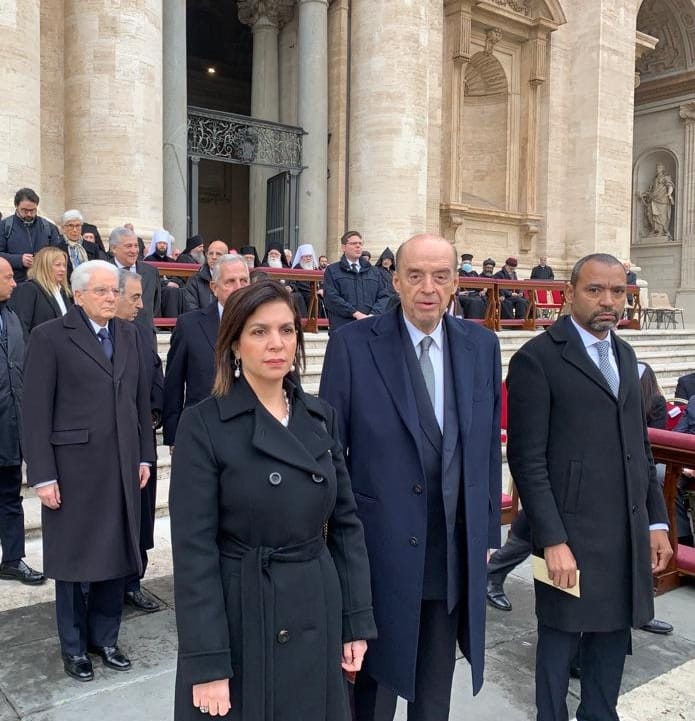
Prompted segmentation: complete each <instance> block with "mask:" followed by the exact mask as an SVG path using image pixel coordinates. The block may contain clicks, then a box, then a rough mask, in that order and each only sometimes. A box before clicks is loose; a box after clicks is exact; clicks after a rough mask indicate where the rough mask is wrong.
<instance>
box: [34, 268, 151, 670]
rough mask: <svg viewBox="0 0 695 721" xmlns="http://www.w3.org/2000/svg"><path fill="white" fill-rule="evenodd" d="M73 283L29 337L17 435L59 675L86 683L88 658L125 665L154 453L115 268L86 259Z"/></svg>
mask: <svg viewBox="0 0 695 721" xmlns="http://www.w3.org/2000/svg"><path fill="white" fill-rule="evenodd" d="M72 288H73V293H74V296H75V306H73V307H72V308H71V309H70V310H69V311H68V313H67V314H66V315H65V316H64V317H63V318H58V319H56V320H54V321H48V322H47V323H44V324H43V325H41V326H39V327H38V328H36V329H35V330H34V332H33V333H32V335H31V339H30V341H29V346H28V349H27V359H26V364H25V395H24V438H25V455H26V460H27V475H28V480H29V483H30V485H32V486H34V488H35V489H36V493H37V495H38V496H39V497H40V499H41V503H42V504H43V506H42V524H43V555H44V566H45V573H46V575H47V576H48V577H49V578H54V579H55V580H56V620H57V624H58V635H59V638H60V644H61V650H62V653H63V663H64V668H65V671H66V673H67V674H68V675H69V676H72V677H73V678H75V679H78V680H80V681H89V680H91V679H92V678H93V669H92V664H91V661H90V659H89V658H88V656H87V651H90V652H92V653H95V654H97V655H98V656H101V658H102V660H103V662H104V664H105V665H106V666H109V667H111V668H114V669H118V670H125V669H127V668H129V667H130V661H129V660H128V659H127V658H126V656H125V655H124V654H123V653H121V652H120V651H119V649H118V646H117V639H118V631H119V626H120V619H121V611H122V607H123V592H124V582H125V578H126V577H127V576H129V575H130V574H132V573H139V572H140V570H141V564H142V562H141V560H140V551H139V535H140V488H141V487H143V486H144V485H145V484H146V483H147V480H148V478H149V472H150V471H149V466H150V465H151V464H152V463H153V462H154V458H155V456H154V454H155V450H154V444H153V439H152V432H151V418H150V405H149V396H150V389H149V388H148V387H147V373H146V369H145V367H144V361H143V357H144V356H143V353H142V349H141V342H140V338H139V335H138V332H137V330H136V329H135V327H134V326H132V325H131V324H129V323H128V322H126V321H122V320H120V319H118V318H114V314H115V307H116V298H117V295H118V271H117V270H116V268H115V267H114V266H113V265H111V264H109V263H107V262H105V261H100V260H94V261H89V262H87V263H83V264H82V265H80V266H79V267H78V268H76V269H75V271H74V273H73V275H72ZM83 584H89V591H88V594H87V595H86V596H85V594H84V593H83V589H82V586H83Z"/></svg>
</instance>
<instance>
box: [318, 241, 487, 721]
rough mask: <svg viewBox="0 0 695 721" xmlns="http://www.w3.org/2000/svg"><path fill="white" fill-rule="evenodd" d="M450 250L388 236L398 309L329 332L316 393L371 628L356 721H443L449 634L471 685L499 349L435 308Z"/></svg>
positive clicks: (448, 273) (443, 305)
mask: <svg viewBox="0 0 695 721" xmlns="http://www.w3.org/2000/svg"><path fill="white" fill-rule="evenodd" d="M456 262H457V255H456V249H455V248H454V247H453V246H452V245H451V244H450V243H449V241H447V240H445V239H444V238H439V237H436V236H432V235H418V236H415V237H413V238H411V239H410V240H408V241H407V242H406V243H404V244H403V245H401V247H400V248H399V250H398V254H397V256H396V269H397V270H396V273H395V276H394V281H393V282H394V287H395V289H396V290H397V291H398V293H399V294H400V297H401V307H399V308H396V309H395V310H393V311H390V312H388V313H386V314H384V315H382V316H376V317H373V318H367V319H365V320H363V321H362V322H360V323H352V324H350V325H347V326H345V327H344V328H341V329H339V330H338V331H337V332H335V333H334V334H333V335H332V336H331V340H330V341H329V343H328V347H327V350H326V358H325V362H324V369H323V376H322V378H321V391H320V395H321V396H322V397H323V398H325V399H326V400H327V401H329V402H330V403H331V404H332V405H333V406H334V407H335V408H336V410H337V413H338V421H339V424H340V429H341V436H342V441H343V445H344V447H345V451H346V460H347V463H348V466H349V470H350V474H351V476H352V484H353V490H354V493H355V498H356V500H357V506H358V513H359V516H360V518H361V520H362V523H363V524H364V530H365V536H366V540H367V549H368V551H369V558H370V564H371V572H372V591H373V595H374V611H375V615H376V621H377V628H378V630H379V638H378V639H377V640H376V641H370V644H369V653H368V654H367V657H366V666H365V670H364V671H363V672H361V673H360V674H359V675H358V677H357V680H356V684H355V707H356V718H357V719H358V721H391V719H393V716H394V713H395V709H396V700H397V697H398V696H402V697H404V698H406V699H407V700H408V702H409V708H408V719H409V721H447V719H448V718H449V705H450V696H451V683H452V676H453V671H454V662H455V655H456V642H457V640H458V643H459V645H460V647H461V650H462V651H463V653H464V654H465V656H466V658H467V659H468V660H469V662H470V664H471V670H472V677H473V691H474V693H477V692H478V691H479V690H480V687H481V686H482V683H483V663H484V655H485V589H486V552H487V549H488V548H496V547H498V546H499V543H500V496H501V458H500V456H501V451H500V426H499V412H500V388H501V379H500V376H501V370H500V350H499V343H498V341H497V338H496V337H495V335H494V334H493V333H491V332H490V331H488V330H486V329H485V328H482V327H479V326H478V325H475V324H473V323H469V322H467V321H461V320H459V319H456V318H454V317H452V316H450V315H447V314H446V309H447V307H448V305H449V302H450V299H451V296H452V294H453V293H454V291H455V289H456V284H457V272H456Z"/></svg>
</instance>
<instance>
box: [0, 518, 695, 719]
mask: <svg viewBox="0 0 695 721" xmlns="http://www.w3.org/2000/svg"><path fill="white" fill-rule="evenodd" d="M156 537H157V550H156V552H155V553H154V554H153V559H152V562H151V565H150V569H148V577H147V579H146V582H145V584H144V585H145V587H146V588H147V590H148V591H149V592H150V593H151V594H152V595H154V596H156V597H157V598H158V599H159V600H160V601H161V602H162V610H161V611H159V612H157V613H154V614H150V615H147V614H142V613H139V612H136V611H134V610H133V609H128V610H127V611H126V613H125V616H124V622H123V626H122V631H121V639H120V643H121V646H122V647H123V648H124V649H125V650H126V651H127V652H128V653H129V655H130V658H131V659H132V661H133V669H132V670H131V671H129V672H126V673H119V672H117V671H111V670H108V669H104V668H103V666H102V665H101V662H100V661H99V660H98V659H97V660H95V663H94V668H95V676H96V678H95V680H94V681H93V682H91V683H84V684H83V683H79V682H77V681H73V680H72V679H69V678H68V677H67V676H65V674H64V673H63V671H62V664H61V660H60V652H59V649H58V643H57V639H56V633H55V619H54V613H53V604H52V602H51V601H50V599H51V597H52V589H51V586H50V584H46V585H45V586H44V587H40V588H33V589H32V588H26V587H22V586H19V584H13V583H11V582H5V581H0V609H2V610H0V659H2V660H1V661H0V721H18V719H21V720H22V721H74V720H75V719H80V720H81V721H82V720H84V721H91V719H98V720H99V721H140V720H141V719H142V720H143V721H171V718H172V704H173V687H174V671H175V660H176V628H175V619H174V611H173V582H172V577H171V559H170V546H169V534H168V518H160V519H158V520H157V527H156ZM28 560H29V561H30V562H33V563H36V565H38V566H40V560H41V559H40V541H39V539H35V540H33V541H30V543H29V548H28ZM517 570H518V573H516V574H513V575H512V576H510V578H509V580H508V582H507V591H508V593H509V596H510V598H511V600H512V603H513V605H514V610H513V611H512V612H511V613H502V612H499V611H494V610H490V611H489V613H488V622H487V661H486V663H487V666H486V680H485V686H484V687H483V690H482V691H481V693H480V694H479V695H478V696H477V697H476V698H475V699H474V698H473V697H472V694H471V691H470V674H469V669H468V665H467V663H466V661H465V660H459V662H458V663H457V667H456V673H455V680H454V692H453V704H452V712H451V718H452V719H464V718H465V719H471V720H475V721H499V719H504V721H530V720H531V719H533V718H534V706H533V661H534V653H535V618H534V614H533V588H532V585H531V581H530V569H529V567H528V565H527V564H524V565H523V566H521V567H520V568H519V569H517ZM656 606H657V616H658V617H659V618H662V619H664V620H668V621H671V622H672V623H674V625H675V626H676V630H675V632H674V634H673V635H671V636H666V637H664V636H654V635H651V634H647V633H643V632H641V631H636V632H635V633H634V634H633V646H634V655H633V656H632V657H631V658H628V661H627V664H626V669H625V675H624V680H623V689H622V696H621V703H620V710H621V719H622V721H695V683H694V682H693V679H694V678H695V660H694V659H695V614H694V613H693V609H695V586H686V587H683V588H681V589H678V590H677V591H673V592H671V593H669V594H667V595H666V596H662V597H660V598H658V599H657V600H656ZM578 690H579V687H578V682H576V681H572V686H571V699H570V706H571V709H570V710H571V713H574V711H575V709H576V703H577V701H576V698H577V694H578ZM405 719H406V714H405V705H404V704H400V705H399V710H398V715H397V721H405Z"/></svg>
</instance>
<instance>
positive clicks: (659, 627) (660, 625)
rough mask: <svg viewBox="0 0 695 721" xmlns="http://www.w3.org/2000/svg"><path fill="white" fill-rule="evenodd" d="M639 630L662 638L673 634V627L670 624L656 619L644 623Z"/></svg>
mask: <svg viewBox="0 0 695 721" xmlns="http://www.w3.org/2000/svg"><path fill="white" fill-rule="evenodd" d="M640 628H641V629H642V630H643V631H648V632H649V633H660V634H661V635H662V636H665V635H666V634H668V633H672V632H673V626H672V625H671V624H670V623H666V621H659V619H658V618H653V619H652V620H651V621H649V623H645V624H644V626H641V627H640Z"/></svg>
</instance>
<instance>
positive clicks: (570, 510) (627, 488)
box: [507, 254, 672, 721]
mask: <svg viewBox="0 0 695 721" xmlns="http://www.w3.org/2000/svg"><path fill="white" fill-rule="evenodd" d="M625 296H626V280H625V272H624V270H623V267H622V265H621V264H620V262H619V261H618V260H617V259H616V258H614V257H613V256H611V255H605V254H594V255H589V256H586V257H584V258H582V259H581V260H579V261H578V262H577V264H576V265H575V267H574V270H573V271H572V277H571V280H570V283H569V284H568V286H567V290H566V298H567V301H568V303H569V304H570V307H571V315H568V316H565V317H563V318H561V319H560V320H559V321H557V323H555V325H553V326H551V327H550V328H549V329H548V331H547V332H546V333H543V334H542V335H540V336H536V337H535V338H533V339H532V340H530V341H529V342H528V343H526V344H525V345H524V346H523V347H522V348H521V349H520V350H519V351H518V352H517V353H516V354H515V355H514V357H513V358H512V360H511V363H510V367H509V375H508V378H507V388H508V391H509V422H508V428H507V433H508V442H507V458H508V459H509V467H510V470H511V472H512V475H513V477H514V480H515V482H516V484H517V486H518V488H519V493H520V496H521V501H522V503H523V506H524V509H525V511H526V515H527V516H528V520H529V523H530V526H531V534H532V539H533V544H534V546H535V549H536V550H535V552H536V554H537V555H540V556H544V558H545V565H546V567H547V571H548V574H549V575H550V577H551V579H552V581H553V585H546V584H544V583H541V582H538V581H537V582H536V615H537V617H538V649H537V656H536V704H537V707H538V721H561V720H562V721H566V719H567V705H566V696H567V686H568V682H569V666H570V659H571V656H572V653H573V651H574V649H575V648H576V645H577V643H579V642H580V638H581V659H582V697H581V703H580V705H579V708H578V710H577V719H607V720H608V719H615V721H617V719H618V716H617V713H616V710H615V709H616V704H617V699H618V693H619V690H620V681H621V677H622V671H623V665H624V662H625V655H626V653H627V652H628V650H629V648H630V627H636V628H639V627H640V626H642V625H643V624H645V623H647V622H648V621H649V620H651V619H652V618H653V615H654V603H653V592H652V573H656V572H659V571H660V570H663V569H664V568H665V567H666V564H667V563H668V560H669V558H670V557H671V555H672V553H671V548H670V546H669V542H668V536H667V530H668V526H667V525H666V524H667V514H666V508H665V504H664V500H663V496H662V493H661V489H660V487H659V484H658V483H657V480H656V473H655V469H654V462H653V459H652V454H651V451H650V447H649V442H648V438H647V429H646V424H645V419H644V413H643V412H642V396H641V391H640V384H639V378H638V372H637V361H636V358H635V354H634V351H633V350H632V348H631V347H630V346H629V345H628V344H627V343H626V342H625V341H623V340H621V339H620V338H618V337H617V336H616V335H615V333H613V332H612V331H613V330H614V329H615V328H616V327H617V324H618V321H619V319H620V318H621V317H622V314H623V309H624V306H625ZM577 571H579V573H580V576H579V579H577ZM577 584H578V585H579V592H580V597H579V598H576V597H574V596H573V595H569V594H567V593H564V592H563V591H562V590H560V589H568V588H570V589H571V588H574V587H575V586H576V585H577ZM555 586H557V587H558V588H555Z"/></svg>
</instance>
